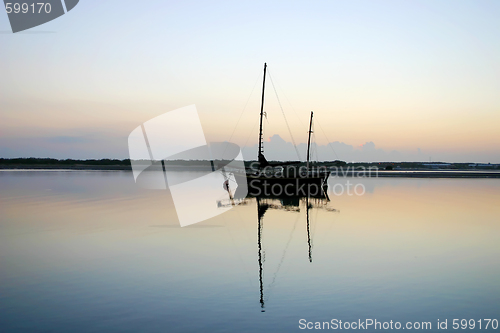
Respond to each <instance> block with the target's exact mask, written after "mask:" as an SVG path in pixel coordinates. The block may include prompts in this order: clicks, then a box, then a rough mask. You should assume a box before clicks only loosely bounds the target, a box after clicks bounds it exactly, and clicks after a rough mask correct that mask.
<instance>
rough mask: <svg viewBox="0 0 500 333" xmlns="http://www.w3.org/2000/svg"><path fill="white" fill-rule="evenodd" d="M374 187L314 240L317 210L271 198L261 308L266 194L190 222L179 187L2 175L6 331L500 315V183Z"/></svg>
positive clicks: (329, 214) (0, 306)
mask: <svg viewBox="0 0 500 333" xmlns="http://www.w3.org/2000/svg"><path fill="white" fill-rule="evenodd" d="M351 180H352V182H354V183H357V182H360V181H358V180H356V179H351ZM330 181H331V185H330V186H331V187H333V185H334V184H335V182H345V180H342V179H340V180H338V179H337V180H335V179H331V180H330ZM361 182H362V183H363V184H364V186H365V188H366V193H365V194H364V195H361V196H358V195H352V196H349V195H347V193H344V194H343V195H339V196H337V195H334V194H332V193H331V196H330V199H331V201H330V202H328V203H324V202H312V204H313V208H312V209H310V210H309V220H310V225H309V230H308V228H307V216H306V208H305V203H304V202H301V203H300V205H299V207H298V209H299V211H297V207H295V208H293V207H292V209H290V207H288V209H283V208H284V207H282V206H281V205H280V203H279V202H274V203H271V204H272V205H273V206H271V207H270V208H269V209H268V210H267V211H266V213H265V215H264V216H263V218H262V233H261V246H262V252H261V253H260V254H261V259H262V261H263V265H262V286H263V301H264V310H265V312H262V308H261V303H260V298H261V294H260V281H259V262H258V258H259V247H258V214H257V210H258V209H257V202H256V200H255V199H253V200H249V201H248V202H247V204H246V205H242V206H238V207H237V208H234V209H232V210H230V211H228V212H226V213H224V214H223V215H220V216H217V217H214V218H211V219H209V220H207V221H205V222H202V223H199V224H195V225H193V226H190V227H185V228H180V227H179V225H178V222H177V217H176V213H175V209H174V206H173V204H172V198H171V197H170V195H169V193H168V192H166V191H163V192H162V191H151V190H143V189H140V188H137V187H136V185H135V184H134V182H133V179H132V176H131V173H127V172H9V171H3V172H0V209H1V216H0V331H2V332H42V331H43V332H294V331H302V330H300V329H299V320H300V319H306V320H307V321H312V322H316V321H320V322H324V321H330V320H331V319H339V320H342V321H345V320H347V321H358V319H361V320H365V319H366V318H372V319H374V320H375V319H377V320H378V321H389V320H393V321H399V322H402V323H406V322H407V321H411V322H417V321H419V322H422V321H430V322H431V323H432V330H427V331H429V332H430V331H437V327H436V323H437V320H438V319H440V320H441V321H444V320H445V319H448V331H454V330H453V329H452V327H451V326H452V325H451V321H452V320H453V319H476V320H479V319H481V318H490V319H493V318H496V319H498V320H500V284H499V281H500V242H499V236H500V221H499V217H500V205H499V204H498V203H499V202H500V180H497V179H490V180H488V179H395V178H384V179H365V180H363V181H361ZM192 205H193V209H197V206H196V202H193V203H192ZM308 232H309V236H310V237H309V238H310V239H309V240H310V242H308ZM309 244H310V245H311V248H309ZM309 254H311V259H312V262H310V260H309ZM367 331H373V330H367ZM379 331H380V330H379ZM439 331H442V330H439ZM467 331H469V332H470V331H477V332H479V331H480V330H477V328H476V329H475V330H467ZM481 331H484V329H483V330H481ZM488 331H490V332H493V331H498V329H497V330H492V329H490V330H488Z"/></svg>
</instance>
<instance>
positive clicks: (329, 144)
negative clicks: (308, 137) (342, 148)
mask: <svg viewBox="0 0 500 333" xmlns="http://www.w3.org/2000/svg"><path fill="white" fill-rule="evenodd" d="M318 125H319V128H320V129H321V132H323V135H324V136H325V139H326V142H328V146H329V147H330V148H331V150H332V151H333V153H334V154H335V157H337V159H338V158H339V156H338V155H337V152H335V149H333V147H332V145H331V143H330V140H328V137H327V136H326V133H325V131H324V130H323V127H321V124H320V123H318Z"/></svg>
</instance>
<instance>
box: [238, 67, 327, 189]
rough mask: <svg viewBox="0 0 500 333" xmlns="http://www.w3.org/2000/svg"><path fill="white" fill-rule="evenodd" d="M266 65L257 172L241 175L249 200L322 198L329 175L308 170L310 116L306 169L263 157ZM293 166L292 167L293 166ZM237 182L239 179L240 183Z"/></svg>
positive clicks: (319, 169)
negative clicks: (255, 197) (277, 197)
mask: <svg viewBox="0 0 500 333" xmlns="http://www.w3.org/2000/svg"><path fill="white" fill-rule="evenodd" d="M266 70H267V63H265V64H264V76H263V82H262V100H261V106H260V126H259V151H258V155H257V161H258V168H249V169H247V170H246V172H245V176H246V181H247V187H248V193H249V195H250V196H261V195H267V196H289V197H290V196H294V197H300V196H307V195H309V196H312V197H316V196H323V195H324V193H325V191H326V189H327V186H328V183H327V181H328V177H329V175H330V172H329V171H328V170H327V169H326V168H314V167H313V168H310V151H311V150H310V148H311V134H312V133H313V131H312V125H313V115H314V114H313V112H312V111H311V118H310V121H309V131H308V140H307V161H306V165H305V166H304V165H300V166H299V164H301V163H300V162H278V163H271V162H268V161H267V159H266V157H265V156H264V140H263V128H262V127H263V126H262V125H263V118H264V114H265V112H264V101H265V88H266ZM294 164H295V165H294ZM240 181H241V179H240Z"/></svg>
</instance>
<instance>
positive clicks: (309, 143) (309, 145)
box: [307, 111, 313, 175]
mask: <svg viewBox="0 0 500 333" xmlns="http://www.w3.org/2000/svg"><path fill="white" fill-rule="evenodd" d="M312 124H313V112H312V111H311V121H310V122H309V138H308V139H307V172H308V175H309V150H310V148H311V133H312Z"/></svg>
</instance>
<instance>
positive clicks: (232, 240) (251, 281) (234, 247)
mask: <svg viewBox="0 0 500 333" xmlns="http://www.w3.org/2000/svg"><path fill="white" fill-rule="evenodd" d="M237 214H238V216H240V214H239V212H238V213H237ZM239 220H240V221H241V216H240V218H239ZM233 224H234V223H232V225H233ZM224 227H225V228H224V229H226V230H227V232H228V233H229V236H230V237H231V243H232V244H233V249H236V251H235V252H236V253H237V256H238V259H239V260H240V264H241V266H243V269H244V270H245V273H246V277H247V279H248V281H249V282H250V285H251V286H252V287H253V286H254V283H253V279H251V278H250V276H251V275H250V270H249V269H248V267H247V265H246V264H245V261H244V260H243V258H242V256H241V251H239V250H238V248H237V246H236V240H235V239H234V236H233V233H232V232H231V230H230V229H231V228H230V227H228V226H227V219H226V220H225V221H224Z"/></svg>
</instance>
